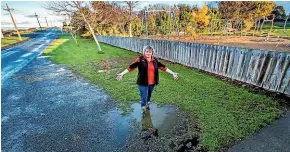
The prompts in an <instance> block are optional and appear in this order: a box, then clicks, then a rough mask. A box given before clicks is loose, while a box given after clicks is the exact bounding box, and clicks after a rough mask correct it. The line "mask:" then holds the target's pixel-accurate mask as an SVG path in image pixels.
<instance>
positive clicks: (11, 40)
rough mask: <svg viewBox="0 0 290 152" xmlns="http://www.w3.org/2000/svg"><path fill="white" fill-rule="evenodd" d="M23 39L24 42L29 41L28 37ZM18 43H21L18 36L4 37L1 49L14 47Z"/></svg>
mask: <svg viewBox="0 0 290 152" xmlns="http://www.w3.org/2000/svg"><path fill="white" fill-rule="evenodd" d="M21 38H22V40H23V41H24V40H26V39H28V37H23V36H22V37H21ZM17 42H20V41H19V38H18V36H10V37H4V38H3V39H1V47H4V46H8V45H12V44H15V43H17Z"/></svg>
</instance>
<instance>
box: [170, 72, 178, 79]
mask: <svg viewBox="0 0 290 152" xmlns="http://www.w3.org/2000/svg"><path fill="white" fill-rule="evenodd" d="M177 74H178V73H175V72H174V73H173V74H172V76H173V79H174V80H177V79H178V78H179V77H178V75H177Z"/></svg>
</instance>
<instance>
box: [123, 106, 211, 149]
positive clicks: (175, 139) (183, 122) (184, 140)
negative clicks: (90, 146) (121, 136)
mask: <svg viewBox="0 0 290 152" xmlns="http://www.w3.org/2000/svg"><path fill="white" fill-rule="evenodd" d="M148 113H149V112H147V111H145V112H144V114H143V118H142V121H143V122H142V131H141V132H137V133H136V134H134V135H132V136H131V137H129V139H128V140H127V144H126V145H125V146H124V150H125V151H128V152H135V151H139V152H144V151H168V152H171V151H172V152H197V151H207V150H206V149H204V148H203V147H201V146H200V145H199V142H200V137H199V134H200V133H199V132H198V128H197V126H196V123H195V122H194V121H193V120H191V119H190V118H189V116H188V115H187V114H185V113H182V112H179V113H178V114H177V115H176V117H177V118H176V119H175V121H176V122H175V123H176V125H174V127H171V128H170V129H168V130H166V132H165V133H164V132H163V133H162V134H160V133H159V130H157V129H156V128H154V126H153V125H152V124H151V125H150V123H149V125H148V122H150V121H147V120H146V117H150V113H149V116H148ZM144 121H145V122H144ZM146 124H147V125H146ZM144 126H145V127H144ZM162 129H164V128H162Z"/></svg>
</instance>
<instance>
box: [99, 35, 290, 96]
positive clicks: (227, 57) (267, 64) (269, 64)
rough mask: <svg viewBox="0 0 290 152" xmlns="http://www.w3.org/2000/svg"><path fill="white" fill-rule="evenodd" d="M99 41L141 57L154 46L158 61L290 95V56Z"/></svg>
mask: <svg viewBox="0 0 290 152" xmlns="http://www.w3.org/2000/svg"><path fill="white" fill-rule="evenodd" d="M97 38H98V40H100V41H101V42H103V43H107V44H110V45H114V46H117V47H120V48H124V49H127V50H131V51H134V52H139V53H142V47H143V46H144V45H151V46H153V47H154V48H155V53H154V56H156V57H158V58H162V59H165V60H168V61H172V62H176V63H180V64H183V65H186V66H189V67H194V68H198V69H202V70H205V71H208V72H211V73H215V74H218V75H222V76H226V77H229V78H232V79H235V80H238V81H242V82H246V83H249V84H253V85H256V86H259V87H262V88H264V89H266V90H270V91H275V92H280V93H284V94H288V95H290V53H286V52H274V51H265V50H257V49H243V48H238V47H227V46H220V45H211V44H201V43H190V42H179V41H167V40H151V39H140V38H130V37H114V36H97Z"/></svg>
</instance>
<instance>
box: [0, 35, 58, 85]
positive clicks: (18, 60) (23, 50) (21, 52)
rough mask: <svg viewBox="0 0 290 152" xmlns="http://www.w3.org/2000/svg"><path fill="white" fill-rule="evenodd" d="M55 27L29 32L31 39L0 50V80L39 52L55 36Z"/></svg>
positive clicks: (25, 63) (10, 74) (24, 64)
mask: <svg viewBox="0 0 290 152" xmlns="http://www.w3.org/2000/svg"><path fill="white" fill-rule="evenodd" d="M57 32H58V31H57V29H50V30H44V31H42V32H37V33H35V34H29V35H27V36H29V37H31V38H32V40H31V41H29V42H26V43H24V44H21V45H19V46H16V47H13V48H9V49H4V50H2V51H1V76H2V77H1V80H2V84H3V81H5V80H6V79H7V78H9V77H10V76H12V75H13V74H14V73H16V72H17V71H19V70H20V69H22V68H23V67H24V66H26V65H27V64H28V63H29V62H30V61H32V60H33V59H35V58H36V57H37V56H38V55H40V54H41V52H42V51H43V50H45V48H46V47H47V46H49V45H50V43H51V42H52V41H53V40H54V39H55V38H56V37H57Z"/></svg>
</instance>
